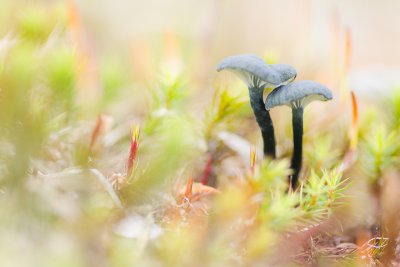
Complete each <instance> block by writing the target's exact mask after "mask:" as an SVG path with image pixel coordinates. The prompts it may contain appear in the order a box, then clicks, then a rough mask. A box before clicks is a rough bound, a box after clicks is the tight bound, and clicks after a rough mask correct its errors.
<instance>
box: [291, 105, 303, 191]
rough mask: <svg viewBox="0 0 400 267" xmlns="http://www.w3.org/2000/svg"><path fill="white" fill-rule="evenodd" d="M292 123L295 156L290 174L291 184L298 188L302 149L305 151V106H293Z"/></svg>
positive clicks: (293, 187) (292, 186)
mask: <svg viewBox="0 0 400 267" xmlns="http://www.w3.org/2000/svg"><path fill="white" fill-rule="evenodd" d="M292 125H293V156H292V162H291V168H292V169H293V174H292V175H291V176H289V184H290V186H291V188H292V189H293V190H294V189H296V186H297V182H298V179H299V174H300V170H301V161H302V151H303V107H302V106H300V107H297V108H296V107H293V108H292Z"/></svg>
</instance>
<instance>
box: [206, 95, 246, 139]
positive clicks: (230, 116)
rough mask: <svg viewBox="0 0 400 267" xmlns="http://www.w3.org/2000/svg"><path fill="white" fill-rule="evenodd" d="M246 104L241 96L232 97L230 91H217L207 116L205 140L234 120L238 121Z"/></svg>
mask: <svg viewBox="0 0 400 267" xmlns="http://www.w3.org/2000/svg"><path fill="white" fill-rule="evenodd" d="M244 103H245V101H244V100H243V99H242V98H241V97H240V96H236V95H232V94H231V93H230V92H229V91H228V89H218V90H216V91H215V93H214V96H213V98H212V102H211V105H210V106H209V107H208V108H207V110H206V114H205V119H204V121H205V123H204V124H205V125H204V127H205V130H204V131H205V132H204V136H205V139H206V140H208V139H210V138H211V137H212V135H213V134H215V133H216V132H217V131H218V130H221V128H224V127H225V128H226V126H227V125H229V124H230V123H231V122H232V121H233V120H237V119H238V118H237V115H238V113H239V111H240V110H241V108H242V107H243V105H244Z"/></svg>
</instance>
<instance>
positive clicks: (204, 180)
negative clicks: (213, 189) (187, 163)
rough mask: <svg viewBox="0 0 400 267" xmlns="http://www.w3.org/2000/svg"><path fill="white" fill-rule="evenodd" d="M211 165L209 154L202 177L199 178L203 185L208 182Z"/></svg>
mask: <svg viewBox="0 0 400 267" xmlns="http://www.w3.org/2000/svg"><path fill="white" fill-rule="evenodd" d="M212 163H213V156H212V155H211V154H210V155H209V156H208V159H207V162H206V166H205V167H204V171H203V177H201V183H202V184H203V185H208V182H209V180H210V176H211V172H212Z"/></svg>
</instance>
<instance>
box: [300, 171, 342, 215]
mask: <svg viewBox="0 0 400 267" xmlns="http://www.w3.org/2000/svg"><path fill="white" fill-rule="evenodd" d="M345 185H346V180H343V179H342V173H340V172H339V171H338V170H336V169H333V170H331V171H326V170H325V171H322V176H318V175H317V174H316V173H315V172H314V171H312V172H311V175H310V176H309V177H308V179H307V181H306V182H305V183H304V185H303V186H302V188H301V200H300V206H301V207H302V209H303V210H304V211H305V212H306V215H307V216H310V217H311V218H324V217H326V216H327V215H329V214H330V213H331V212H332V208H333V207H335V206H338V205H339V204H342V203H343V202H342V200H343V198H344V197H345V194H344V190H345V188H346V187H345Z"/></svg>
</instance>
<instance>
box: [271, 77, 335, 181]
mask: <svg viewBox="0 0 400 267" xmlns="http://www.w3.org/2000/svg"><path fill="white" fill-rule="evenodd" d="M330 99H332V93H331V91H330V90H329V89H328V88H327V87H326V86H324V85H322V84H320V83H317V82H313V81H298V82H293V83H291V84H288V85H283V86H280V87H278V88H276V89H275V90H273V91H272V92H271V93H270V94H269V95H268V97H267V100H266V101H265V108H266V109H267V110H270V109H271V108H273V107H276V106H281V105H287V106H289V107H291V108H292V124H293V156H292V162H291V168H292V169H293V174H292V175H291V176H289V184H290V186H291V188H292V189H295V188H296V185H297V181H298V178H299V173H300V170H301V161H302V146H303V110H304V108H305V107H306V106H307V105H308V104H309V103H310V102H312V101H314V100H320V101H327V100H330Z"/></svg>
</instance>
